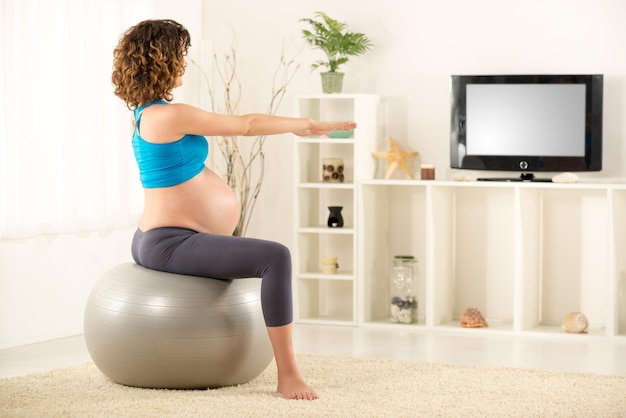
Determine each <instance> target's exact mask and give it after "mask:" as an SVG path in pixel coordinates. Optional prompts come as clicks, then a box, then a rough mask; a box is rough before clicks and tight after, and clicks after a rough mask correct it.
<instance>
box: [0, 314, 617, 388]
mask: <svg viewBox="0 0 626 418" xmlns="http://www.w3.org/2000/svg"><path fill="white" fill-rule="evenodd" d="M472 331H476V332H461V333H454V332H445V331H424V330H415V329H406V328H403V327H401V326H398V327H393V328H392V329H389V328H384V329H383V328H372V327H363V328H354V327H340V326H319V325H300V324H297V325H296V326H295V329H294V345H295V349H296V352H297V353H309V354H320V355H337V356H350V357H378V358H387V359H395V360H406V361H420V362H437V363H456V364H468V365H482V366H501V367H516V368H518V367H519V368H533V369H544V370H558V371H571V372H588V373H598V374H615V375H626V337H617V338H613V339H611V340H608V341H607V340H606V339H603V338H598V337H594V336H591V335H584V334H577V335H570V334H563V335H558V336H554V335H553V336H536V335H534V336H513V335H497V334H496V335H494V333H486V332H482V331H481V330H472ZM87 361H91V359H90V357H89V353H88V352H87V349H86V347H85V343H84V340H83V337H82V336H75V337H69V338H64V339H59V340H54V341H48V342H43V343H38V344H31V345H25V346H21V347H14V348H8V349H4V350H0V378H1V377H10V376H20V375H24V374H29V373H35V372H41V371H47V370H50V369H54V368H58V367H66V366H71V365H76V364H81V363H84V362H87Z"/></svg>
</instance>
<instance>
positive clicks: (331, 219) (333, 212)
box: [328, 206, 343, 228]
mask: <svg viewBox="0 0 626 418" xmlns="http://www.w3.org/2000/svg"><path fill="white" fill-rule="evenodd" d="M341 209H343V206H329V207H328V210H329V211H330V215H328V227H329V228H341V227H342V226H343V216H341Z"/></svg>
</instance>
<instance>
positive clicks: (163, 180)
mask: <svg viewBox="0 0 626 418" xmlns="http://www.w3.org/2000/svg"><path fill="white" fill-rule="evenodd" d="M157 103H158V104H168V103H167V102H165V101H163V100H156V101H154V102H150V103H148V104H146V105H145V106H140V107H138V108H137V109H135V132H134V134H133V151H134V152H135V160H136V161H137V165H138V166H139V179H140V180H141V184H142V185H143V187H145V188H147V189H151V188H156V187H171V186H176V185H177V184H180V183H183V182H185V181H187V180H189V179H191V178H193V177H195V176H196V175H198V174H199V173H200V172H202V170H203V169H204V161H205V160H206V158H207V156H208V155H209V143H208V142H207V140H206V138H205V137H203V136H200V135H185V136H183V137H182V138H181V139H179V140H178V141H174V142H167V143H162V144H161V143H158V144H157V143H153V142H148V141H146V140H145V139H143V138H142V137H141V136H140V135H139V122H140V121H141V112H142V111H143V110H144V109H145V108H147V107H148V106H151V105H153V104H157Z"/></svg>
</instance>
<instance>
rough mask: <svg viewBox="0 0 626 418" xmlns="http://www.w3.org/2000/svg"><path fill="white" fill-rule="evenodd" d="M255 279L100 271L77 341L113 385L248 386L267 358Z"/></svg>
mask: <svg viewBox="0 0 626 418" xmlns="http://www.w3.org/2000/svg"><path fill="white" fill-rule="evenodd" d="M260 287H261V280H260V279H237V280H217V279H207V278H204V277H194V276H185V275H179V274H171V273H163V272H160V271H155V270H149V269H146V268H143V267H141V266H139V265H137V264H134V263H126V264H120V265H118V266H116V267H114V268H112V269H111V270H109V271H107V272H106V273H105V274H104V275H103V276H102V277H101V278H100V279H99V280H98V282H97V283H96V285H95V287H94V288H93V290H92V291H91V294H90V296H89V299H88V301H87V306H86V308H85V318H84V319H85V321H84V330H85V342H86V345H87V349H88V351H89V354H90V355H91V358H92V359H93V362H94V363H95V365H96V366H97V367H98V369H100V371H101V372H102V373H104V375H105V376H107V377H108V378H109V379H111V380H113V381H114V382H117V383H120V384H123V385H127V386H137V387H145V388H169V389H206V388H217V387H223V386H232V385H237V384H241V383H245V382H248V381H250V380H252V379H254V378H255V377H257V376H258V375H260V374H261V373H262V372H263V371H264V370H265V369H266V368H267V366H268V365H269V364H270V362H271V361H272V359H273V354H272V348H271V345H270V342H269V337H268V335H267V330H266V327H265V323H264V321H263V315H262V312H261V296H260Z"/></svg>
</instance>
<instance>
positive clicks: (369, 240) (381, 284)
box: [359, 183, 426, 325]
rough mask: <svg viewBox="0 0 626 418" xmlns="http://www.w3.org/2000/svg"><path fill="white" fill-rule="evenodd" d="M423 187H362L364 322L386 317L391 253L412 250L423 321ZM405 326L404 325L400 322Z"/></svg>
mask: <svg viewBox="0 0 626 418" xmlns="http://www.w3.org/2000/svg"><path fill="white" fill-rule="evenodd" d="M425 190H426V189H425V188H424V187H418V188H416V187H410V186H409V185H408V184H407V185H387V184H367V183H364V184H362V186H361V191H360V195H361V199H362V203H361V205H360V209H361V210H362V213H361V214H360V215H359V216H360V219H362V220H363V222H362V225H361V227H362V232H363V236H362V239H361V242H362V243H363V244H362V247H361V248H360V251H361V254H360V259H361V265H362V266H363V271H361V272H360V276H361V277H362V280H363V295H362V298H363V299H362V300H363V301H364V302H363V313H362V315H363V318H362V320H363V321H364V322H366V323H367V322H385V321H388V319H389V316H390V308H391V295H390V272H391V265H392V261H393V257H394V255H413V256H414V257H416V258H417V260H418V264H417V268H418V289H419V290H418V295H417V299H418V323H421V324H424V323H425V321H426V267H425V264H426V216H425V210H426V205H425V202H426V195H425ZM403 325H408V324H403Z"/></svg>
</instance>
